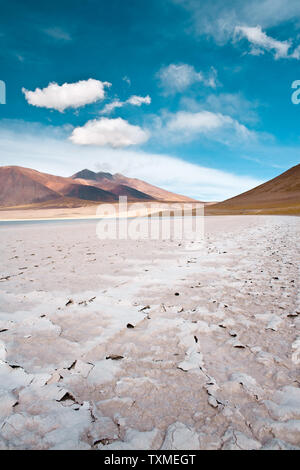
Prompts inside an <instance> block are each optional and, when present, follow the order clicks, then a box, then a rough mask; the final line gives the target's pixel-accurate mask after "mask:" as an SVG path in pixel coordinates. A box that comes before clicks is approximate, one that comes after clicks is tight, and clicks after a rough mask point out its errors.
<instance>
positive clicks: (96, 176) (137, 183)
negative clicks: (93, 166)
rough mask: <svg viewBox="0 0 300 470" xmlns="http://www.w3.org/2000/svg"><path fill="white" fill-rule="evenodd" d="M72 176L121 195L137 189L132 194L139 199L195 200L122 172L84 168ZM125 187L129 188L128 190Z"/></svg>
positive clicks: (82, 182)
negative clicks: (95, 170) (96, 170)
mask: <svg viewBox="0 0 300 470" xmlns="http://www.w3.org/2000/svg"><path fill="white" fill-rule="evenodd" d="M71 178H73V179H74V180H75V181H78V182H80V183H81V184H84V182H87V183H88V184H93V185H95V186H97V187H98V188H102V189H105V190H108V191H111V192H114V193H115V194H117V195H119V196H130V194H126V191H128V188H131V190H136V191H137V193H133V192H132V191H131V195H132V196H133V195H134V194H135V196H136V198H137V199H148V200H151V199H152V200H159V201H165V202H167V201H168V202H180V201H181V202H191V201H192V200H193V199H191V198H189V197H187V196H182V195H180V194H175V193H171V192H170V191H166V190H165V189H161V188H158V187H157V186H153V185H152V184H149V183H146V182H145V181H142V180H139V179H137V178H127V177H126V176H124V175H121V174H120V173H116V174H114V175H112V174H111V173H105V172H99V173H95V172H91V171H90V170H83V171H80V172H78V173H75V175H73V176H71ZM125 187H126V188H127V189H126V190H125Z"/></svg>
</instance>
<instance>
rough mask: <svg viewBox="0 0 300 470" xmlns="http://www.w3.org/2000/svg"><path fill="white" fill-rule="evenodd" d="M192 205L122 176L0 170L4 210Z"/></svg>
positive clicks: (92, 173)
mask: <svg viewBox="0 0 300 470" xmlns="http://www.w3.org/2000/svg"><path fill="white" fill-rule="evenodd" d="M119 196H127V198H128V200H129V201H164V202H166V201H168V202H175V201H176V202H177V201H178V202H179V201H180V202H188V201H192V199H190V198H188V197H186V196H181V195H179V194H175V193H171V192H169V191H165V190H164V189H161V188H158V187H156V186H153V185H151V184H149V183H146V182H145V181H142V180H139V179H135V178H127V177H126V176H123V175H121V174H114V175H113V174H111V173H105V172H98V173H95V172H93V171H90V170H87V169H85V170H82V171H80V172H78V173H76V174H74V175H72V176H70V177H62V176H54V175H51V174H48V173H42V172H39V171H36V170H33V169H30V168H23V167H20V166H3V167H0V206H1V207H19V206H23V207H24V206H29V205H30V206H32V207H47V208H49V207H78V206H82V205H87V204H92V203H99V202H117V201H118V200H119Z"/></svg>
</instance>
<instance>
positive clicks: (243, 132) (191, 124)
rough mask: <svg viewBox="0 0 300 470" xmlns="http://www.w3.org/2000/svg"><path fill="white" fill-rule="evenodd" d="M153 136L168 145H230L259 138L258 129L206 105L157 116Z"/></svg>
mask: <svg viewBox="0 0 300 470" xmlns="http://www.w3.org/2000/svg"><path fill="white" fill-rule="evenodd" d="M152 134H153V138H154V140H156V141H160V142H161V143H162V144H163V143H165V144H167V145H168V146H170V145H172V144H173V145H178V144H181V143H187V142H192V141H198V140H199V141H201V140H202V141H203V140H209V141H212V142H213V141H215V142H219V143H222V144H224V145H226V146H232V145H237V144H241V143H245V142H251V141H255V140H256V138H257V135H256V132H254V131H252V130H249V129H248V128H247V127H246V126H245V125H244V124H242V123H240V122H239V121H237V120H236V119H234V118H232V117H231V116H228V115H224V114H222V113H215V112H212V111H208V110H206V109H202V110H200V111H198V112H192V111H186V110H181V111H178V112H176V113H169V112H166V113H164V114H163V115H162V116H157V118H156V120H155V125H154V127H153V131H152Z"/></svg>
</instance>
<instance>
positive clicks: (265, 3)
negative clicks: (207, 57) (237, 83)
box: [172, 0, 300, 43]
mask: <svg viewBox="0 0 300 470" xmlns="http://www.w3.org/2000/svg"><path fill="white" fill-rule="evenodd" d="M172 1H173V2H174V3H176V4H181V5H182V7H183V8H185V9H187V10H188V11H190V12H191V15H192V20H193V26H194V27H193V31H194V32H195V33H196V34H197V35H205V36H206V35H210V36H212V37H214V39H215V40H216V41H217V42H219V43H224V42H226V41H229V40H231V38H232V35H233V32H234V28H235V27H236V26H237V25H243V26H244V25H248V26H253V27H254V26H256V25H258V24H259V25H261V27H262V28H263V29H268V28H272V27H274V26H277V25H279V24H281V23H283V22H286V21H293V20H296V21H298V20H299V16H300V2H299V0H288V1H287V0H247V1H241V0H230V1H227V2H224V0H215V1H214V2H211V1H210V0H201V2H200V1H199V0H172Z"/></svg>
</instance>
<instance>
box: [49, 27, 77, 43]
mask: <svg viewBox="0 0 300 470" xmlns="http://www.w3.org/2000/svg"><path fill="white" fill-rule="evenodd" d="M43 32H44V33H45V34H47V36H50V37H51V38H53V39H55V40H58V41H71V40H72V37H71V35H70V34H69V33H68V32H67V31H65V30H64V29H62V28H59V27H52V28H45V29H43Z"/></svg>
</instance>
